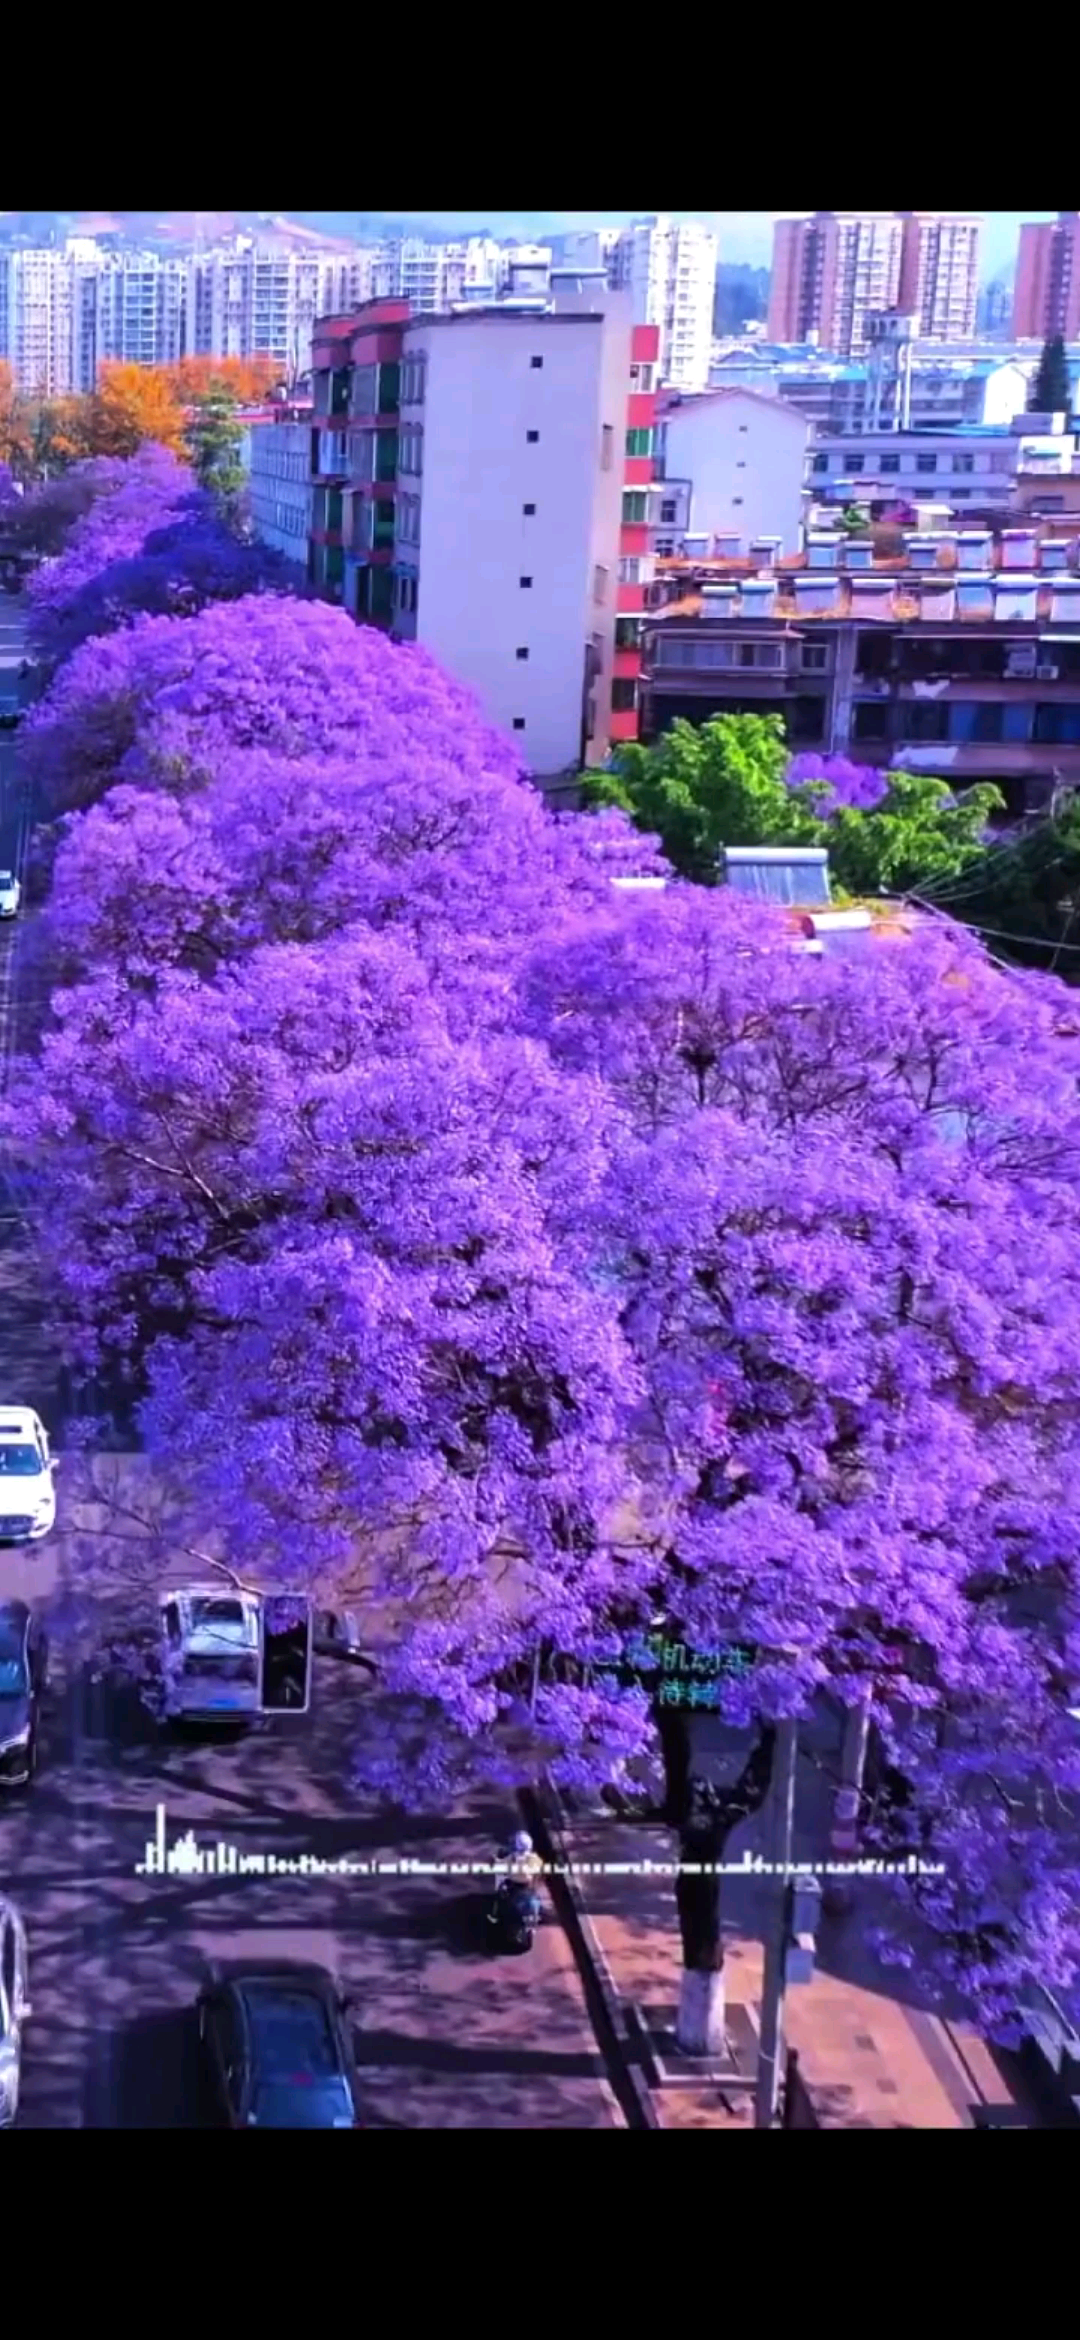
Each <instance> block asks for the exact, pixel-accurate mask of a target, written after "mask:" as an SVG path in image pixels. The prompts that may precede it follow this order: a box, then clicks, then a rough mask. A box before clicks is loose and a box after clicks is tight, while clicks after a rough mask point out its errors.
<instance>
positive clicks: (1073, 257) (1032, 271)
mask: <svg viewBox="0 0 1080 2340" xmlns="http://www.w3.org/2000/svg"><path fill="white" fill-rule="evenodd" d="M1012 322H1013V332H1014V333H1016V334H1018V335H1021V336H1023V337H1027V336H1030V337H1032V338H1033V339H1034V340H1036V341H1047V340H1049V339H1050V337H1051V335H1053V334H1055V333H1060V334H1061V335H1062V336H1063V338H1064V339H1065V340H1066V341H1075V340H1076V339H1077V337H1078V336H1080V211H1059V213H1058V216H1057V218H1056V220H1028V221H1026V222H1025V224H1024V226H1023V227H1022V228H1021V230H1020V250H1019V254H1018V257H1017V263H1016V286H1015V290H1014V293H1013V318H1012Z"/></svg>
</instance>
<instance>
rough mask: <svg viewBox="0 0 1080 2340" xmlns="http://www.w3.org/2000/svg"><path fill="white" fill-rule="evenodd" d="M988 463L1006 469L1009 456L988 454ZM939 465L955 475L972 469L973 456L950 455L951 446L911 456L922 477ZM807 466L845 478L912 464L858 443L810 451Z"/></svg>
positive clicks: (907, 467) (894, 453)
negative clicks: (832, 451)
mask: <svg viewBox="0 0 1080 2340" xmlns="http://www.w3.org/2000/svg"><path fill="white" fill-rule="evenodd" d="M988 466H989V469H990V470H991V471H1007V470H1008V468H1009V458H1008V456H1007V455H1006V454H992V455H990V456H989V457H988ZM939 467H940V469H941V470H942V471H943V472H948V473H956V474H958V475H962V474H963V473H965V472H973V471H974V469H975V457H974V455H965V454H957V455H954V454H953V453H952V451H951V450H950V452H949V453H948V454H947V455H941V456H938V455H935V454H930V453H927V452H925V451H924V452H923V453H922V454H921V455H916V457H915V463H914V469H915V472H916V473H917V474H921V475H922V477H923V478H930V477H931V476H932V475H933V473H934V472H936V471H937V470H938V468H939ZM810 468H811V470H812V471H815V472H819V473H820V472H825V471H829V470H831V469H835V470H836V472H837V473H838V475H839V477H840V478H841V479H847V478H848V477H850V476H852V475H853V474H855V473H857V472H860V471H866V470H869V471H870V472H871V473H872V474H873V476H874V477H876V476H877V475H878V473H879V472H880V473H883V474H894V473H897V472H899V471H900V470H902V469H903V470H905V471H908V472H910V471H911V469H912V464H911V459H910V457H909V456H906V457H905V456H902V455H900V454H899V452H897V451H895V450H888V451H886V452H885V453H884V454H875V453H874V452H873V450H872V449H871V450H870V451H869V452H868V451H867V449H866V448H864V447H860V448H856V449H855V450H853V451H852V452H851V453H848V454H844V455H836V456H832V455H814V456H812V457H811V461H810Z"/></svg>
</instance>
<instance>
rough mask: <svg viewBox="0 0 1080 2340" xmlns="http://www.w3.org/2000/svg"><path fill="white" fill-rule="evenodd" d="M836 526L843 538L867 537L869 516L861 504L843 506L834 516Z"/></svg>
mask: <svg viewBox="0 0 1080 2340" xmlns="http://www.w3.org/2000/svg"><path fill="white" fill-rule="evenodd" d="M836 525H837V527H838V528H842V529H843V531H844V534H845V536H869V534H870V514H869V512H868V511H866V509H865V508H864V506H863V505H862V504H845V506H844V509H843V511H842V512H838V513H837V515H836Z"/></svg>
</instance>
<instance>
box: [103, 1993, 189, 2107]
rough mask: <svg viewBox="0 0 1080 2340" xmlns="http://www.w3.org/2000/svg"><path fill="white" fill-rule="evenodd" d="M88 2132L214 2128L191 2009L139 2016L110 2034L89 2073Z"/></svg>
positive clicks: (175, 2009) (168, 2010) (107, 2035)
mask: <svg viewBox="0 0 1080 2340" xmlns="http://www.w3.org/2000/svg"><path fill="white" fill-rule="evenodd" d="M83 2123H84V2126H85V2127H87V2128H90V2129H102V2128H108V2129H203V2128H207V2127H210V2126H212V2125H213V2123H212V2121H211V2117H210V2108H209V2106H208V2102H207V2094H206V2089H205V2085H204V2080H203V2071H202V2061H201V2056H200V2050H199V2034H198V2024H197V2021H196V2017H195V2013H194V2010H193V2009H187V2008H168V2009H166V2010H165V2011H164V2012H162V2013H160V2014H150V2015H141V2016H139V2017H138V2018H137V2019H136V2020H135V2021H134V2022H132V2023H129V2024H126V2025H124V2026H122V2027H121V2028H120V2029H118V2030H115V2031H112V2032H107V2033H106V2034H105V2035H104V2037H103V2038H102V2039H101V2040H100V2042H98V2043H97V2044H96V2045H95V2048H94V2050H93V2052H92V2055H91V2060H90V2065H89V2069H88V2071H87V2073H86V2080H85V2087H84V2095H83Z"/></svg>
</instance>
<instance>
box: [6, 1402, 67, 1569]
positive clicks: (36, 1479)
mask: <svg viewBox="0 0 1080 2340" xmlns="http://www.w3.org/2000/svg"><path fill="white" fill-rule="evenodd" d="M55 1472H56V1464H55V1462H54V1461H53V1459H52V1456H51V1455H50V1453H49V1437H48V1432H47V1430H46V1428H45V1424H44V1422H43V1421H42V1419H41V1416H40V1414H35V1412H34V1410H33V1407H32V1406H0V1544H37V1543H40V1541H41V1538H42V1536H47V1535H48V1533H49V1530H50V1528H51V1527H53V1526H55V1523H56V1488H55V1487H54V1485H53V1478H54V1475H55Z"/></svg>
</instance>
